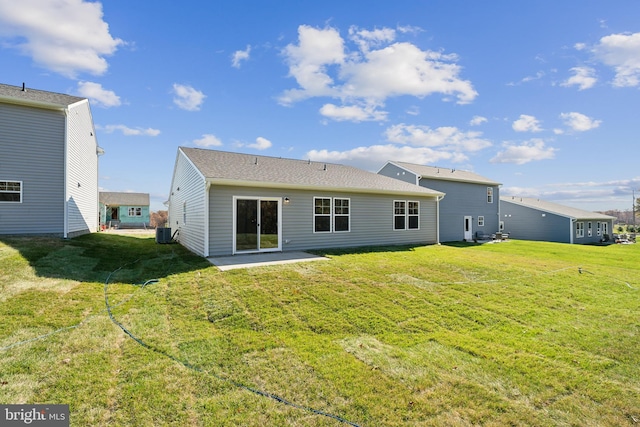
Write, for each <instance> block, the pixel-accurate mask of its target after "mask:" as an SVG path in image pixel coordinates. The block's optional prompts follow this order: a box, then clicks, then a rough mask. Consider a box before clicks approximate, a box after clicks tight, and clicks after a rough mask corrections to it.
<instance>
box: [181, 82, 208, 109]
mask: <svg viewBox="0 0 640 427" xmlns="http://www.w3.org/2000/svg"><path fill="white" fill-rule="evenodd" d="M173 93H174V94H175V97H174V98H173V103H174V104H176V105H177V106H178V107H180V108H181V109H183V110H187V111H198V110H200V106H201V105H202V103H203V102H204V99H205V98H206V97H207V96H206V95H205V94H203V93H202V92H200V91H199V90H196V89H194V88H192V87H191V86H187V85H181V84H178V83H174V84H173Z"/></svg>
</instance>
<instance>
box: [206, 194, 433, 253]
mask: <svg viewBox="0 0 640 427" xmlns="http://www.w3.org/2000/svg"><path fill="white" fill-rule="evenodd" d="M234 196H240V197H248V198H253V197H271V198H281V199H282V198H284V197H288V198H289V199H290V203H289V204H286V205H285V204H282V205H281V207H282V228H283V230H282V250H283V251H291V250H304V249H320V248H336V247H355V246H369V245H372V246H379V245H399V244H432V243H436V202H435V200H434V199H433V198H427V197H406V196H397V197H394V196H388V195H370V194H360V193H349V192H330V191H320V190H319V191H306V190H304V191H303V190H283V189H274V190H270V189H264V188H260V189H256V188H249V187H235V186H215V185H214V186H212V187H211V188H210V190H209V206H210V212H211V213H210V216H209V226H210V235H209V247H210V255H211V256H218V255H230V254H231V253H233V221H234V218H233V197H234ZM314 197H331V198H334V197H338V198H345V199H350V211H351V212H350V214H351V217H350V229H351V231H349V232H338V233H314V232H313V228H314V227H313V224H314V219H313V198H314ZM394 200H415V201H419V202H420V229H419V230H398V231H396V230H394V229H393V202H394Z"/></svg>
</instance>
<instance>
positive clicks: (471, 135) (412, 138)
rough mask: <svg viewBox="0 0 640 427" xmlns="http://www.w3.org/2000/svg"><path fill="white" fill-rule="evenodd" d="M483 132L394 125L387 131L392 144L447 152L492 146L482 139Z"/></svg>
mask: <svg viewBox="0 0 640 427" xmlns="http://www.w3.org/2000/svg"><path fill="white" fill-rule="evenodd" d="M481 135H482V133H481V132H463V131H461V130H459V129H458V128H455V127H446V126H445V127H439V128H436V129H431V128H429V127H428V126H417V125H405V124H404V123H401V124H399V125H393V126H391V127H389V128H388V129H387V130H386V131H385V136H386V137H387V140H388V141H390V142H394V143H396V144H408V145H413V146H417V147H440V149H442V150H445V151H461V150H464V151H479V150H482V149H483V148H487V147H490V146H491V142H490V141H488V140H486V139H482V138H480V136H481Z"/></svg>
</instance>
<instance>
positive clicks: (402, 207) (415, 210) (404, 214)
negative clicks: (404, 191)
mask: <svg viewBox="0 0 640 427" xmlns="http://www.w3.org/2000/svg"><path fill="white" fill-rule="evenodd" d="M411 204H413V205H411ZM396 218H404V227H403V228H399V227H397V226H396ZM412 218H415V219H416V220H417V225H416V227H411V224H410V219H412ZM393 230H394V231H400V230H420V202H419V201H417V200H394V201H393Z"/></svg>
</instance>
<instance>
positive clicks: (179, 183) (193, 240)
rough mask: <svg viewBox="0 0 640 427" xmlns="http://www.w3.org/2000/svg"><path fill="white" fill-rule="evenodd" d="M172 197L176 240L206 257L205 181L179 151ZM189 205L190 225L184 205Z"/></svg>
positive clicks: (173, 227)
mask: <svg viewBox="0 0 640 427" xmlns="http://www.w3.org/2000/svg"><path fill="white" fill-rule="evenodd" d="M170 194H171V195H170V196H169V227H171V233H172V234H173V233H174V232H175V231H176V230H178V233H179V234H177V235H176V239H178V241H179V242H180V243H181V244H182V245H183V246H185V247H186V248H188V249H189V250H191V251H192V252H194V253H196V254H198V255H201V256H205V255H206V254H205V245H204V240H205V237H204V236H205V229H204V218H205V180H204V178H203V176H202V175H201V174H200V173H199V172H198V171H197V170H196V168H195V167H193V165H192V164H191V162H189V160H188V159H187V158H186V157H185V156H184V154H182V152H180V151H178V156H177V159H176V165H175V168H174V175H173V182H172V184H171V193H170ZM185 202H186V203H187V205H186V206H187V222H186V223H185V222H184V215H183V206H184V203H185Z"/></svg>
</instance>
